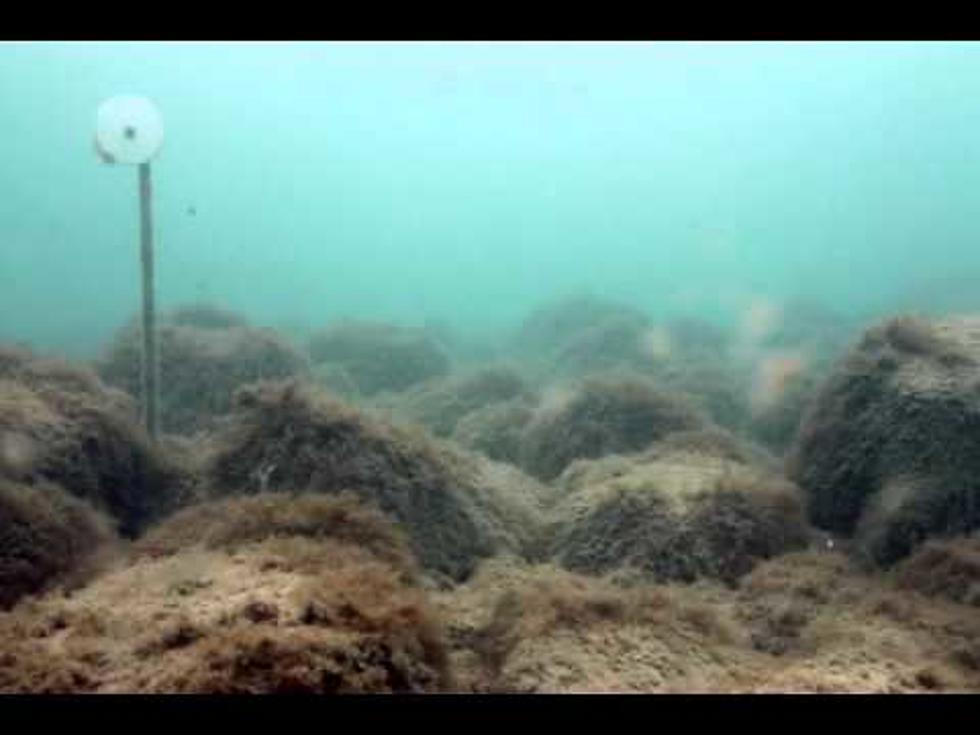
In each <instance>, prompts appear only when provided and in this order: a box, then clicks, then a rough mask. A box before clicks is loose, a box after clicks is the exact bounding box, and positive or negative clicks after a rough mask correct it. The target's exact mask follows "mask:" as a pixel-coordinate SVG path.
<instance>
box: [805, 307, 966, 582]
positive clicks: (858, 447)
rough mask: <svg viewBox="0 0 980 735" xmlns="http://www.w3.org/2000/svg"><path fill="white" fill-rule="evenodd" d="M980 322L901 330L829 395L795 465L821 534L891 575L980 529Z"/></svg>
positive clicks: (813, 414)
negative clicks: (930, 549) (900, 564)
mask: <svg viewBox="0 0 980 735" xmlns="http://www.w3.org/2000/svg"><path fill="white" fill-rule="evenodd" d="M978 368H980V319H978V318H976V317H951V318H947V319H942V320H937V321H927V320H923V319H918V318H912V317H902V318H897V319H892V320H889V321H887V322H885V323H882V324H879V325H877V326H875V327H873V328H871V329H869V330H868V331H867V332H866V333H865V334H864V336H863V338H862V339H861V340H860V342H859V343H858V344H856V345H855V346H854V348H853V349H852V350H851V352H850V353H849V354H848V355H847V356H846V358H845V359H844V360H843V361H841V363H840V364H839V365H838V366H837V368H836V369H835V371H834V373H833V374H832V375H831V377H830V378H829V379H828V380H827V382H826V383H825V384H824V385H823V386H822V387H821V389H820V391H819V394H818V395H817V397H816V398H815V400H814V402H813V403H812V405H811V408H810V410H809V411H808V413H807V415H806V417H805V419H804V423H803V425H802V426H801V429H800V433H799V436H798V438H797V441H796V442H795V444H794V446H793V448H792V451H791V455H790V458H789V463H788V471H789V473H790V476H791V477H792V478H793V479H794V480H795V481H796V482H798V483H799V484H800V486H801V487H803V489H804V490H806V492H807V496H808V505H809V513H810V517H811V519H812V521H813V522H814V523H815V524H816V525H817V526H819V527H821V528H825V529H827V530H830V531H833V532H835V533H838V534H841V535H845V536H853V537H855V539H856V541H857V543H856V545H855V548H856V550H857V551H859V552H861V553H862V555H864V556H866V557H868V558H869V559H870V560H872V561H874V562H877V563H880V564H889V563H891V562H894V561H896V560H898V559H900V558H902V557H904V556H906V555H908V554H909V553H910V552H911V551H912V550H913V549H914V548H915V547H916V546H917V545H918V544H919V543H921V542H922V541H923V540H924V539H926V538H928V537H930V536H936V535H940V536H942V535H951V534H957V533H962V532H966V531H969V530H971V529H974V528H976V527H977V526H978V525H980V451H978V450H980V370H978Z"/></svg>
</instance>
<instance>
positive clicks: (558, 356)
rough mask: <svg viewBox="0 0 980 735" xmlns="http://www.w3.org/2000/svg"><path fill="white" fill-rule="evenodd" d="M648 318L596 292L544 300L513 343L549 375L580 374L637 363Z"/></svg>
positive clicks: (524, 324) (532, 313) (640, 356)
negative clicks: (595, 293)
mask: <svg viewBox="0 0 980 735" xmlns="http://www.w3.org/2000/svg"><path fill="white" fill-rule="evenodd" d="M649 325H650V320H649V318H648V317H647V316H646V315H645V314H644V313H643V312H641V311H639V310H638V309H635V308H633V307H632V306H629V305H626V304H621V303H618V302H616V301H610V300H607V299H604V298H599V297H597V296H592V295H588V294H585V295H581V294H578V295H571V296H566V297H563V298H559V299H555V300H553V301H550V302H548V303H545V304H543V305H541V306H540V307H538V308H537V309H535V310H534V311H532V312H531V313H530V314H529V315H528V317H527V318H526V319H525V320H524V322H523V323H522V325H521V327H520V329H519V330H518V333H517V335H516V337H515V340H514V346H515V348H516V349H517V350H518V351H519V353H520V354H521V355H523V356H526V357H528V358H531V359H533V360H535V361H537V362H538V363H540V369H541V370H542V372H543V373H545V374H564V375H582V374H587V373H591V372H595V371H600V370H607V369H611V368H617V367H622V366H629V365H634V364H635V363H636V362H637V361H638V360H640V359H642V355H643V335H644V334H645V332H646V330H647V329H648V327H649Z"/></svg>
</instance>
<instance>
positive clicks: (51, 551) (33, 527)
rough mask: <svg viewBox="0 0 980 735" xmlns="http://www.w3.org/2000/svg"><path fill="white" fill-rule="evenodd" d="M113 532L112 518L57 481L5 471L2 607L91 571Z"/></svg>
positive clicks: (0, 516)
mask: <svg viewBox="0 0 980 735" xmlns="http://www.w3.org/2000/svg"><path fill="white" fill-rule="evenodd" d="M112 539H113V533H112V531H111V529H110V525H109V522H108V520H107V519H106V518H105V517H104V516H102V515H101V514H100V513H98V512H97V511H95V510H94V509H93V508H92V507H91V506H90V505H89V504H88V503H86V502H85V501H83V500H79V499H78V498H75V497H72V496H71V495H69V494H68V493H66V492H65V491H64V490H62V489H61V488H59V487H58V486H57V485H50V484H44V485H37V486H34V487H28V486H26V485H20V484H17V483H14V482H10V481H9V480H5V479H3V478H2V477H0V610H3V609H6V608H8V607H10V606H12V605H13V604H14V603H16V602H17V601H18V600H19V599H20V598H21V597H23V596H24V595H32V594H40V593H42V592H44V591H46V590H47V589H48V588H49V587H51V586H52V585H54V584H57V583H62V584H67V585H72V584H78V583H80V582H81V581H83V580H84V578H85V577H86V576H87V575H88V574H89V573H91V572H92V571H93V570H94V568H95V566H96V563H97V561H98V552H99V551H101V550H105V549H107V548H108V547H109V546H110V545H111V542H112Z"/></svg>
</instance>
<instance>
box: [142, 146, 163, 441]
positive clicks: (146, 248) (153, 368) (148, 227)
mask: <svg viewBox="0 0 980 735" xmlns="http://www.w3.org/2000/svg"><path fill="white" fill-rule="evenodd" d="M139 182H140V256H141V260H142V264H143V363H142V378H143V420H144V422H145V424H146V430H147V432H148V433H149V435H150V437H151V438H153V439H156V438H157V435H158V431H159V423H158V413H157V407H158V405H159V400H158V399H159V392H158V390H159V388H158V386H159V383H160V381H159V377H160V367H159V362H158V359H157V333H156V313H155V310H154V304H153V295H154V294H153V208H152V206H151V199H152V195H153V184H152V181H151V180H150V164H149V163H141V164H140V165H139Z"/></svg>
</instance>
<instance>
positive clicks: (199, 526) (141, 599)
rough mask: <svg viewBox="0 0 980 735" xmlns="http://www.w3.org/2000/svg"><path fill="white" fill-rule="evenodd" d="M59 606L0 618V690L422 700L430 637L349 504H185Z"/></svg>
mask: <svg viewBox="0 0 980 735" xmlns="http://www.w3.org/2000/svg"><path fill="white" fill-rule="evenodd" d="M133 552H134V553H133V555H132V558H130V559H126V560H120V561H119V562H118V564H117V566H116V567H114V568H112V569H111V570H109V571H107V572H106V573H104V574H102V575H101V576H99V577H98V578H96V579H95V580H94V581H93V582H91V583H90V584H89V585H88V586H86V587H84V588H82V589H80V590H78V591H76V592H75V593H74V594H73V595H72V596H71V597H70V598H62V597H55V596H48V597H45V598H42V599H40V600H36V601H31V603H30V604H23V605H21V606H20V607H18V608H17V609H16V610H15V611H14V612H13V614H11V615H8V616H6V617H3V616H0V643H2V653H0V691H2V692H26V693H83V692H103V693H197V694H207V693H211V694H221V693H229V694H266V693H312V694H333V693H347V692H352V693H387V692H404V693H421V692H437V691H442V690H445V689H447V688H449V687H450V686H451V678H450V676H451V672H450V669H449V661H448V657H447V654H446V642H445V633H444V630H443V624H442V622H441V620H440V618H439V616H438V614H437V613H436V611H435V610H434V609H433V608H432V606H431V605H430V603H429V599H428V593H427V592H426V591H425V590H424V589H423V588H422V587H421V586H420V585H419V584H418V583H417V582H416V581H415V580H414V575H415V562H414V560H413V559H412V558H411V554H410V552H409V550H408V548H407V546H406V545H405V543H404V541H403V540H402V539H401V538H400V534H399V533H398V531H397V530H396V529H395V528H394V527H393V526H392V525H391V524H390V522H389V521H387V520H386V519H384V518H383V517H381V516H380V514H379V513H378V512H377V511H375V510H372V509H370V508H364V507H362V506H361V505H360V504H359V503H355V502H353V501H352V500H351V499H349V498H341V497H338V498H324V497H317V498H311V497H298V498H293V497H289V496H286V495H281V496H278V497H273V498H270V497H257V498H248V499H237V500H231V501H222V502H221V503H219V504H218V505H202V506H197V507H189V508H187V509H185V510H183V511H181V512H180V513H179V514H178V515H177V516H175V517H174V518H173V519H171V520H170V521H167V522H164V524H162V525H161V526H160V527H158V528H156V529H154V530H153V531H152V532H151V533H150V534H149V535H148V536H147V538H146V539H143V540H141V541H140V542H139V543H138V544H136V546H135V548H134V549H133Z"/></svg>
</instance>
